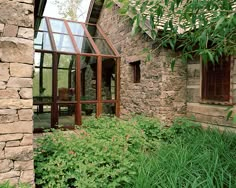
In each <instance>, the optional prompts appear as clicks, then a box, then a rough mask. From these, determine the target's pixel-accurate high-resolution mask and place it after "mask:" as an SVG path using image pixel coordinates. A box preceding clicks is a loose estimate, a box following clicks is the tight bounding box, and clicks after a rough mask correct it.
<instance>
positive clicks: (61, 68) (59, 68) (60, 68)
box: [35, 66, 73, 70]
mask: <svg viewBox="0 0 236 188" xmlns="http://www.w3.org/2000/svg"><path fill="white" fill-rule="evenodd" d="M35 68H40V66H35ZM42 68H44V69H52V67H42ZM58 70H69V68H64V67H58ZM72 70H73V69H72Z"/></svg>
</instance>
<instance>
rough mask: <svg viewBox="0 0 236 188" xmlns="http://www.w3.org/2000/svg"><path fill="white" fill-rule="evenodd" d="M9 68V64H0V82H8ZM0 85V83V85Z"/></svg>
mask: <svg viewBox="0 0 236 188" xmlns="http://www.w3.org/2000/svg"><path fill="white" fill-rule="evenodd" d="M0 46H1V45H0ZM0 59H1V56H0ZM9 67H10V66H9V63H0V70H1V71H0V82H1V81H8V80H9V78H10V74H9ZM0 85H1V83H0ZM2 85H3V83H2ZM0 87H1V86H0Z"/></svg>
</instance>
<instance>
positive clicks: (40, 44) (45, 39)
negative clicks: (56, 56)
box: [34, 32, 52, 50]
mask: <svg viewBox="0 0 236 188" xmlns="http://www.w3.org/2000/svg"><path fill="white" fill-rule="evenodd" d="M34 48H35V49H42V50H52V48H51V43H50V38H49V35H48V33H47V32H35V36H34Z"/></svg>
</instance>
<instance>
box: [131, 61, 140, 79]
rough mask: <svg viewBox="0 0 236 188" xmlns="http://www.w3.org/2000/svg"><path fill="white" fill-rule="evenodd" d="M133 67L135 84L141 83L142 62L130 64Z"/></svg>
mask: <svg viewBox="0 0 236 188" xmlns="http://www.w3.org/2000/svg"><path fill="white" fill-rule="evenodd" d="M129 64H130V66H131V67H132V73H133V83H140V82H141V68H140V64H141V61H140V60H139V61H134V62H130V63H129Z"/></svg>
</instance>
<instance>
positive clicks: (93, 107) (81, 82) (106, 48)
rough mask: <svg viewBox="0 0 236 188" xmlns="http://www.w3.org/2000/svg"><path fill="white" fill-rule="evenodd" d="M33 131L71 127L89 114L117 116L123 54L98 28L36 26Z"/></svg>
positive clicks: (53, 22) (43, 22) (57, 23)
mask: <svg viewBox="0 0 236 188" xmlns="http://www.w3.org/2000/svg"><path fill="white" fill-rule="evenodd" d="M36 25H38V27H36V30H35V36H34V48H35V57H34V61H35V65H34V78H33V105H34V129H35V131H37V130H41V129H45V128H57V127H59V126H62V127H65V128H73V127H74V126H75V125H81V124H82V119H83V118H87V117H88V116H96V117H99V116H101V115H102V114H108V115H116V116H119V111H120V110H119V107H120V105H119V103H120V99H119V88H120V56H119V53H118V52H117V50H116V49H115V48H114V47H113V46H112V44H111V42H110V41H109V40H108V39H107V37H106V36H105V34H104V33H103V31H102V29H101V28H100V27H99V26H98V25H95V24H89V23H80V22H75V21H66V20H61V19H56V18H49V17H44V18H41V19H39V20H38V21H37V22H36Z"/></svg>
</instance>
